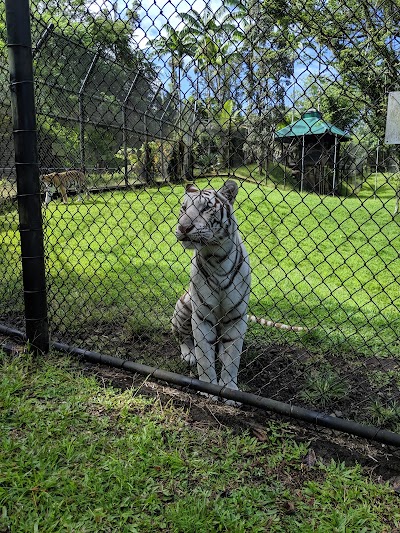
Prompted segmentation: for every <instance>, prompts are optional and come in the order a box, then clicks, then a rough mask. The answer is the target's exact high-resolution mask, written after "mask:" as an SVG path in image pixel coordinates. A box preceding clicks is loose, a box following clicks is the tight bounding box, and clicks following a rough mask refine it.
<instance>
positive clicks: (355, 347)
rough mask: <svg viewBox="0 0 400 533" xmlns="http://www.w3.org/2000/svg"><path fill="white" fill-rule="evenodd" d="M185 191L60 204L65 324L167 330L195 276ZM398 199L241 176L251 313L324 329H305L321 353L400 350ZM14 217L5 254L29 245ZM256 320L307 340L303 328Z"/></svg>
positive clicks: (59, 288) (55, 291)
mask: <svg viewBox="0 0 400 533" xmlns="http://www.w3.org/2000/svg"><path fill="white" fill-rule="evenodd" d="M207 183H208V182H207V181H206V180H203V181H199V186H206V184H207ZM221 183H222V181H221V180H218V179H213V180H212V185H213V186H215V187H218V186H219V185H220V184H221ZM182 194H183V188H182V187H180V186H178V187H175V188H170V187H163V188H161V189H147V190H144V191H140V192H134V191H131V192H128V193H122V192H113V193H105V194H103V195H97V196H94V197H92V199H90V200H88V201H85V202H84V203H79V202H77V201H73V202H71V203H70V204H68V205H67V206H65V205H63V204H61V203H60V202H58V201H57V202H52V203H51V204H50V205H49V207H48V209H47V210H46V211H45V213H44V217H45V234H46V253H47V267H48V285H49V289H50V294H49V298H48V301H49V305H50V316H51V320H52V325H53V329H54V330H55V331H58V332H60V334H63V333H65V332H67V331H68V332H69V335H70V336H71V337H72V336H73V335H77V336H78V337H79V336H80V335H84V334H85V332H86V331H87V329H90V328H92V329H96V327H100V329H101V328H103V327H106V326H107V325H112V326H113V325H114V324H116V325H117V327H123V328H124V329H125V330H127V331H128V332H129V331H135V330H140V331H141V330H143V328H145V329H146V330H148V331H156V332H162V331H168V329H169V319H170V316H171V314H172V311H173V307H174V304H175V301H176V299H177V298H178V297H179V295H180V294H181V293H182V291H183V290H184V288H185V287H186V286H187V283H188V279H189V274H188V272H189V265H190V257H191V255H190V253H189V252H187V251H184V250H183V249H182V247H181V245H180V244H179V243H177V242H176V239H175V237H174V232H173V230H174V227H175V225H176V221H177V216H178V212H179V205H180V200H181V197H182ZM392 204H393V200H390V201H388V202H386V203H383V202H382V201H376V200H361V199H359V198H346V199H342V198H334V197H322V198H321V197H319V196H317V195H310V194H309V195H301V194H299V193H298V192H295V191H282V190H278V189H274V188H268V187H266V186H261V185H256V184H251V183H242V184H241V188H240V192H239V196H238V203H237V218H238V220H239V222H240V230H241V233H242V235H243V236H244V238H245V241H246V246H247V248H248V250H249V252H250V259H251V264H252V270H253V283H252V296H251V302H250V311H251V313H252V314H255V315H258V316H264V317H268V318H271V319H273V320H276V321H284V322H286V323H290V324H295V325H296V324H297V325H305V326H308V327H310V328H314V329H313V330H312V331H311V333H309V334H302V335H301V336H300V338H301V342H303V343H304V344H305V345H306V346H307V347H309V348H310V349H318V350H326V351H328V350H329V351H333V352H336V353H341V354H343V353H346V352H347V353H354V352H355V351H356V352H358V353H364V354H368V355H375V354H379V355H380V356H382V355H383V356H384V355H391V356H398V355H399V352H400V346H399V341H398V327H399V314H398V307H399V305H400V284H399V281H398V272H399V271H400V259H399V255H398V250H399V249H400V231H399V229H400V219H399V218H393V217H392V215H391V212H392V207H393V205H394V204H393V205H392ZM14 215H15V213H8V214H6V215H3V217H1V218H2V227H3V228H4V229H3V230H2V234H1V236H0V240H1V244H0V246H1V247H2V249H3V252H4V253H8V252H9V250H10V248H12V247H15V248H16V249H17V248H18V244H17V236H16V231H17V222H16V219H15V216H14ZM7 224H8V226H7ZM10 244H11V246H10ZM10 266H11V265H10V263H9V262H5V263H4V264H2V265H0V271H1V272H0V273H1V274H2V276H1V278H2V279H7V280H8V283H7V284H8V286H13V284H16V283H18V278H19V276H20V274H19V267H18V268H15V267H14V266H13V267H12V268H10ZM1 292H2V293H3V290H2V291H1ZM4 292H5V289H4ZM4 303H5V304H7V299H5V300H4ZM121 324H122V325H123V326H121ZM83 325H84V327H83V330H82V326H83ZM252 328H255V329H254V331H260V334H261V331H262V334H263V335H268V336H269V337H270V338H273V339H275V340H277V341H287V340H289V342H299V336H298V335H295V334H292V333H287V332H279V331H276V330H272V329H267V330H266V329H265V328H264V329H263V330H261V328H258V329H257V326H252ZM116 329H117V328H116Z"/></svg>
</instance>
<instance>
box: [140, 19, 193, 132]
mask: <svg viewBox="0 0 400 533" xmlns="http://www.w3.org/2000/svg"><path fill="white" fill-rule="evenodd" d="M163 31H164V33H165V35H159V36H158V37H156V38H155V39H152V40H151V41H150V42H149V47H151V48H152V49H153V50H154V51H156V52H157V53H158V55H160V56H162V55H169V56H170V59H169V65H170V68H171V95H172V98H173V99H174V100H175V102H176V103H177V108H178V122H179V124H180V120H181V115H182V87H181V85H182V70H183V68H184V60H185V58H186V57H188V56H192V55H193V52H194V49H193V44H192V43H191V42H190V41H189V39H187V36H186V35H184V34H182V32H180V31H178V30H176V29H175V28H173V27H172V26H171V24H169V23H168V22H167V24H166V25H165V26H164V28H163ZM153 55H154V53H153Z"/></svg>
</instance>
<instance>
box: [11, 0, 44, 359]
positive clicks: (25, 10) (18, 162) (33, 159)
mask: <svg viewBox="0 0 400 533" xmlns="http://www.w3.org/2000/svg"><path fill="white" fill-rule="evenodd" d="M5 5H6V23H7V46H8V52H9V66H10V89H11V103H12V114H13V135H14V150H15V168H16V175H17V198H18V212H19V231H20V237H21V256H22V273H23V286H24V301H25V324H26V336H27V340H28V342H29V343H30V344H31V346H32V347H33V349H34V351H36V352H37V351H41V352H47V351H48V349H49V332H48V319H47V301H46V276H45V264H44V239H43V224H42V212H41V205H40V204H41V198H40V181H39V165H38V152H37V131H36V110H35V98H34V85H33V65H32V42H31V29H30V20H29V17H30V13H29V1H28V0H6V2H5Z"/></svg>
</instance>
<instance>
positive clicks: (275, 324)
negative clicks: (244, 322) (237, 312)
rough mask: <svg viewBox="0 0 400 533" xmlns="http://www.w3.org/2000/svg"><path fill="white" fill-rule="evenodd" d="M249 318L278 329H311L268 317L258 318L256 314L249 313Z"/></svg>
mask: <svg viewBox="0 0 400 533" xmlns="http://www.w3.org/2000/svg"><path fill="white" fill-rule="evenodd" d="M247 319H248V320H250V321H251V322H255V323H257V324H261V325H262V326H269V327H273V328H277V329H285V330H288V331H309V329H308V328H305V327H304V326H289V325H288V324H282V323H281V322H274V321H273V320H267V319H266V318H258V317H256V316H254V315H247Z"/></svg>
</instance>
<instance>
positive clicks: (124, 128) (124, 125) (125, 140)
mask: <svg viewBox="0 0 400 533" xmlns="http://www.w3.org/2000/svg"><path fill="white" fill-rule="evenodd" d="M138 76H139V74H136V76H135V77H134V79H133V81H132V83H131V86H130V87H129V89H128V92H127V93H126V96H125V99H124V101H123V103H122V144H123V147H124V179H125V187H129V177H128V136H127V127H128V125H127V120H126V105H127V102H128V100H129V97H130V95H131V94H132V91H133V88H134V87H135V85H136V80H137V78H138Z"/></svg>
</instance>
